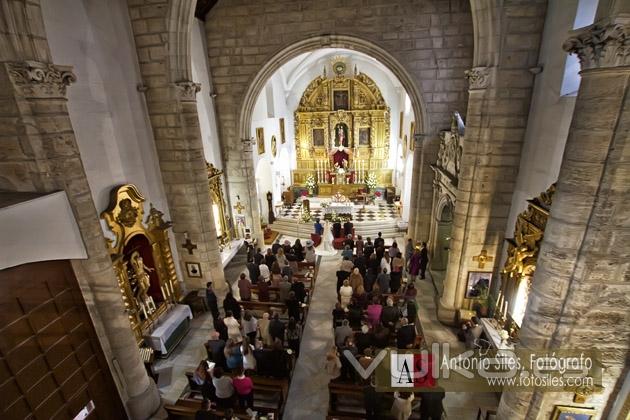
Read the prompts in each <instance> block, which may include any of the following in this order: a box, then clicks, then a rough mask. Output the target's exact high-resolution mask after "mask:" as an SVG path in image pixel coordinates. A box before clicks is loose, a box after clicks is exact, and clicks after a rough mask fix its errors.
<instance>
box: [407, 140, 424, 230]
mask: <svg viewBox="0 0 630 420" xmlns="http://www.w3.org/2000/svg"><path fill="white" fill-rule="evenodd" d="M423 138H424V134H414V135H413V139H412V141H413V167H412V169H411V170H412V171H413V172H412V173H411V194H410V197H409V227H408V228H407V236H408V237H410V238H412V239H413V240H414V241H417V240H419V239H418V238H417V237H416V225H417V220H418V216H419V215H418V202H419V196H420V190H421V187H420V184H421V183H422V139H423Z"/></svg>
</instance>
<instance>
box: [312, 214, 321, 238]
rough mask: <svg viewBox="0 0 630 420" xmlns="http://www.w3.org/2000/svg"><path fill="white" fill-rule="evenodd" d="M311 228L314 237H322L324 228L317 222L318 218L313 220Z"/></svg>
mask: <svg viewBox="0 0 630 420" xmlns="http://www.w3.org/2000/svg"><path fill="white" fill-rule="evenodd" d="M313 227H314V228H315V235H319V236H322V235H323V234H324V226H323V225H322V224H321V222H320V221H319V218H317V219H315V223H313Z"/></svg>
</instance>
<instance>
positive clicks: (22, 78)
mask: <svg viewBox="0 0 630 420" xmlns="http://www.w3.org/2000/svg"><path fill="white" fill-rule="evenodd" d="M5 66H6V69H7V73H8V74H9V78H10V79H11V82H12V83H13V86H15V88H16V89H17V90H19V91H20V92H21V93H22V94H23V95H24V96H25V97H27V98H65V97H66V87H67V86H69V85H70V83H73V82H75V81H76V80H77V78H76V76H75V75H74V73H72V67H71V66H58V65H55V64H50V63H40V62H38V61H23V62H13V63H6V64H5Z"/></svg>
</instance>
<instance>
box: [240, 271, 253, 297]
mask: <svg viewBox="0 0 630 420" xmlns="http://www.w3.org/2000/svg"><path fill="white" fill-rule="evenodd" d="M238 293H239V295H241V300H244V301H250V300H252V283H251V282H250V281H249V279H248V278H247V276H246V275H245V273H241V276H240V277H239V279H238Z"/></svg>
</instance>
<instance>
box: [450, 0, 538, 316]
mask: <svg viewBox="0 0 630 420" xmlns="http://www.w3.org/2000/svg"><path fill="white" fill-rule="evenodd" d="M546 5H547V3H546V0H536V1H530V2H527V4H525V3H524V2H522V1H517V0H505V1H495V0H492V1H488V0H478V1H473V2H471V7H472V8H473V10H474V11H475V12H474V13H473V18H474V19H476V26H477V28H478V29H479V30H478V31H477V33H476V36H477V39H476V43H475V67H473V68H472V69H471V70H469V71H467V72H466V77H467V79H468V82H469V91H468V93H469V98H468V110H467V112H466V134H465V140H464V143H463V153H462V163H461V169H460V174H459V184H458V191H457V204H456V205H455V209H454V216H453V230H452V234H451V238H452V239H451V243H450V251H449V260H448V265H447V269H446V276H445V279H444V293H443V295H442V297H441V299H440V303H439V307H438V318H439V319H440V321H442V322H444V323H450V324H452V323H453V322H454V318H455V314H456V312H457V310H458V309H460V308H462V306H463V304H464V294H465V288H466V281H467V276H468V272H469V271H487V272H494V278H495V280H493V281H496V278H497V276H498V263H499V260H500V255H499V251H500V250H501V249H502V246H503V238H504V234H505V228H506V224H507V219H508V217H509V211H510V206H511V201H512V194H513V191H514V186H515V184H516V179H517V175H518V169H519V165H520V161H521V148H522V144H523V139H524V136H525V128H526V126H527V116H528V113H529V106H530V99H531V90H532V86H533V83H534V74H533V73H534V72H533V71H530V69H532V70H534V68H535V66H536V65H537V59H538V48H539V45H540V38H541V35H542V29H543V23H544V17H545V12H546ZM484 251H485V254H482V252H484ZM479 255H487V256H488V257H489V258H487V259H486V261H485V263H484V264H479V262H478V261H475V260H473V258H474V257H477V256H479ZM482 265H483V266H482Z"/></svg>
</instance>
